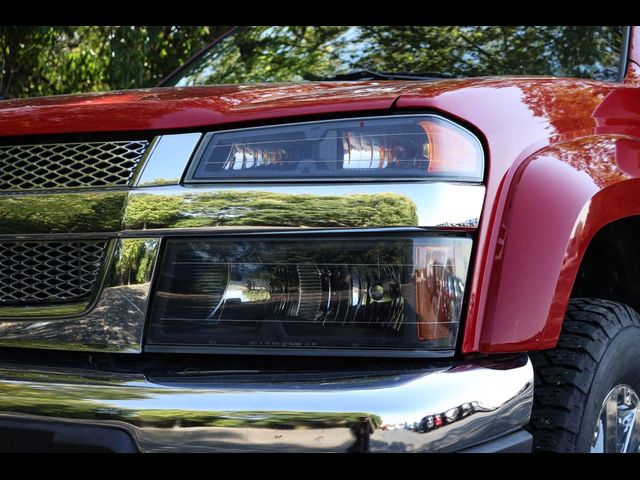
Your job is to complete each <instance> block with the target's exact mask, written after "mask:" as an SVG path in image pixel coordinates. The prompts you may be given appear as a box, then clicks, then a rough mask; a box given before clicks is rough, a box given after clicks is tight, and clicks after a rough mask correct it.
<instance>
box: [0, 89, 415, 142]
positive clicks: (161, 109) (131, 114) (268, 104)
mask: <svg viewBox="0 0 640 480" xmlns="http://www.w3.org/2000/svg"><path fill="white" fill-rule="evenodd" d="M403 88H404V84H403V83H402V82H397V83H395V84H389V83H380V82H378V83H375V82H358V83H357V84H354V83H353V82H342V83H315V84H311V83H310V84H286V85H285V84H281V85H276V84H271V85H268V84H262V85H261V84H258V85H221V86H210V87H179V88H153V89H145V90H131V91H121V92H111V93H94V94H85V95H61V96H54V97H44V98H33V99H24V100H9V101H3V102H0V136H16V135H34V134H58V133H67V132H108V131H140V130H175V129H185V128H190V129H193V128H199V127H208V126H212V125H221V124H225V123H235V122H256V121H259V120H263V119H268V118H284V117H291V116H296V115H321V114H327V113H331V114H335V113H341V112H350V111H371V110H386V109H388V108H390V107H391V105H392V104H393V101H394V100H395V99H396V98H397V97H398V95H400V93H402V91H403Z"/></svg>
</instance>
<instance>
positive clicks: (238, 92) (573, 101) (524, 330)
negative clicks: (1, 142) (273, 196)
mask: <svg viewBox="0 0 640 480" xmlns="http://www.w3.org/2000/svg"><path fill="white" fill-rule="evenodd" d="M638 36H639V32H638V30H634V37H633V40H632V47H631V51H632V54H631V58H632V59H633V58H635V56H639V57H640V39H639V38H638ZM639 79H640V70H639V69H638V65H636V64H634V63H631V64H630V65H629V68H628V69H627V78H626V79H625V82H624V83H604V82H596V81H588V80H576V79H554V78H544V77H531V78H528V77H514V78H506V77H501V78H480V79H467V80H443V81H439V82H429V83H426V82H345V83H331V84H327V83H322V84H313V83H309V84H303V85H270V86H269V85H254V86H218V87H192V88H180V89H166V90H165V89H153V90H141V91H132V92H116V93H112V94H96V95H85V96H65V97H51V98H45V99H30V100H18V101H5V102H0V136H1V135H5V136H7V135H11V136H15V135H33V134H47V133H65V132H93V131H96V132H97V131H133V130H164V129H170V130H177V129H195V128H200V127H209V126H215V125H221V124H228V123H242V122H257V121H261V120H265V119H270V118H273V119H277V118H285V117H294V116H295V117H304V116H317V115H327V114H339V113H341V112H367V111H386V110H389V109H397V110H400V111H411V110H422V111H423V110H431V111H439V112H442V113H443V114H445V115H447V116H449V117H452V118H454V119H458V120H459V121H461V122H463V123H464V124H466V125H468V126H470V127H471V128H473V129H474V130H475V131H477V132H478V133H479V134H480V136H481V137H482V138H483V140H484V142H485V147H486V151H487V162H488V164H487V173H486V178H485V183H486V185H487V196H486V201H485V205H484V210H483V213H482V218H481V222H480V228H479V231H478V233H477V240H476V242H477V246H478V248H477V255H476V259H475V265H474V270H473V272H474V274H473V279H472V281H471V283H470V285H469V287H468V288H469V295H470V297H469V302H468V305H469V308H468V312H467V317H466V322H465V327H464V339H463V346H462V348H463V351H464V352H467V353H469V352H508V351H529V350H534V349H540V348H548V347H552V346H554V345H555V343H556V341H557V337H558V334H559V331H560V327H561V323H562V318H563V315H564V311H565V309H566V304H567V301H568V297H569V294H570V291H571V287H572V285H573V282H574V279H575V276H576V273H577V270H578V267H579V265H580V261H581V258H582V256H583V254H584V252H585V250H586V248H587V246H588V243H589V241H590V239H591V238H592V237H593V235H594V234H595V233H596V232H597V231H598V230H599V229H600V228H602V227H603V226H604V225H606V224H608V223H610V222H612V221H615V220H617V219H620V218H624V217H626V216H630V215H640V89H639V88H638V85H640V83H639Z"/></svg>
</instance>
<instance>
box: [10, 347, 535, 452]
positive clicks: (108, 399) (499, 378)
mask: <svg viewBox="0 0 640 480" xmlns="http://www.w3.org/2000/svg"><path fill="white" fill-rule="evenodd" d="M175 375H176V374H174V377H170V378H157V379H154V378H153V377H151V378H148V377H147V376H145V375H144V374H142V373H139V374H123V373H118V372H116V371H112V372H105V371H100V370H97V369H91V370H88V369H77V368H76V369H74V368H67V369H55V368H52V367H48V366H33V365H24V364H11V363H8V364H7V363H4V364H3V366H2V367H1V368H0V415H2V416H6V417H11V418H19V419H37V420H43V421H64V422H65V423H67V424H77V425H101V426H111V427H116V428H120V429H124V430H126V431H128V432H129V433H130V434H131V436H132V437H133V439H134V441H135V442H136V444H137V446H138V448H139V449H140V450H142V451H147V452H154V451H156V452H177V451H190V452H206V451H211V452H225V451H262V452H264V451H278V452H285V451H295V452H341V451H342V452H345V451H372V452H409V451H417V452H435V451H438V452H447V451H452V450H460V449H464V448H467V447H471V446H473V445H477V444H478V443H481V442H484V441H488V440H491V439H493V438H496V437H499V436H501V435H504V434H506V433H509V432H512V431H516V430H518V429H519V428H521V427H522V426H524V425H526V424H527V423H528V422H529V416H530V413H531V406H532V403H533V368H532V366H531V362H530V361H529V359H528V358H527V357H526V356H525V355H515V356H510V357H506V358H502V359H501V360H500V361H498V360H493V359H485V360H475V361H468V362H465V363H458V364H449V366H443V367H440V368H437V369H436V368H431V369H422V370H406V371H405V372H401V373H398V372H397V371H396V372H390V371H388V370H387V371H385V370H377V371H376V370H373V371H372V370H368V371H349V372H324V373H322V374H320V375H319V374H317V373H316V374H306V375H305V374H297V375H294V376H292V373H291V372H288V373H271V372H259V371H256V372H247V371H246V370H245V371H228V370H226V371H225V370H219V371H210V372H198V373H193V371H188V370H185V371H184V372H183V373H182V374H180V375H177V376H175ZM439 423H440V426H438V424H439Z"/></svg>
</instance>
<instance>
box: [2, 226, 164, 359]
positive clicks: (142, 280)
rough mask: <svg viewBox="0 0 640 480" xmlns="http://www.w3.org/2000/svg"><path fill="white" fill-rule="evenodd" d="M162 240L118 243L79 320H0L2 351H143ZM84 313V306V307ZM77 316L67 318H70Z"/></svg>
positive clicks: (136, 240) (125, 240)
mask: <svg viewBox="0 0 640 480" xmlns="http://www.w3.org/2000/svg"><path fill="white" fill-rule="evenodd" d="M159 247H160V239H158V238H144V239H142V238H141V239H120V240H116V245H115V248H114V254H113V255H112V258H111V261H110V264H109V267H108V271H107V274H106V279H105V283H104V285H103V288H102V291H101V294H100V296H99V298H98V299H97V300H96V303H95V305H94V306H93V308H92V309H91V310H90V311H89V312H88V313H86V314H83V315H82V316H78V315H76V316H75V317H72V318H64V319H52V318H50V317H49V318H40V319H37V320H34V319H23V320H11V321H10V320H7V321H3V320H0V345H2V346H12V347H25V348H50V349H56V350H90V351H97V352H127V353H135V352H140V351H142V334H143V329H144V321H145V317H146V312H147V306H148V301H149V292H150V287H151V276H152V274H153V269H154V267H155V263H156V258H157V255H158V249H159ZM85 308H86V306H85ZM73 313H76V314H77V313H79V312H68V315H71V314H73Z"/></svg>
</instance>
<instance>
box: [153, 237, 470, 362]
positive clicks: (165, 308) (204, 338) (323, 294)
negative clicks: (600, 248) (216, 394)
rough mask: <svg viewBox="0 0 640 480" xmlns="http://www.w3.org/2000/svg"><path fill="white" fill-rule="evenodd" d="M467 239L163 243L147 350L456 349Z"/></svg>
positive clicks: (414, 351) (266, 240)
mask: <svg viewBox="0 0 640 480" xmlns="http://www.w3.org/2000/svg"><path fill="white" fill-rule="evenodd" d="M470 251H471V239H469V238H466V237H464V238H463V237H416V238H397V239H396V238H383V239H375V240H374V239H361V238H340V239H327V238H325V239H318V238H304V239H301V238H288V239H274V238H272V239H243V240H231V239H220V238H218V239H177V238H176V239H170V240H168V241H167V244H166V249H165V254H164V259H163V264H162V274H161V278H160V279H159V283H158V287H157V291H156V295H155V300H154V308H153V319H152V322H151V326H150V330H149V332H148V345H150V346H151V347H152V348H153V347H162V346H164V347H171V348H172V349H174V350H176V349H177V350H179V349H180V347H181V346H182V347H185V346H189V347H209V348H212V349H215V348H220V347H245V351H246V347H250V348H252V349H255V351H256V353H259V352H260V351H261V350H264V349H269V350H273V349H280V350H282V349H286V350H292V349H298V350H300V349H304V350H305V351H313V350H332V351H336V350H339V351H345V352H360V353H366V352H367V351H373V352H379V351H380V350H389V351H393V352H396V353H401V352H413V353H418V354H419V353H420V352H425V351H427V350H429V349H451V348H453V347H454V344H455V340H456V334H457V331H458V324H459V321H460V314H461V309H462V300H463V294H464V285H465V279H466V277H467V269H468V265H469V257H470Z"/></svg>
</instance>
